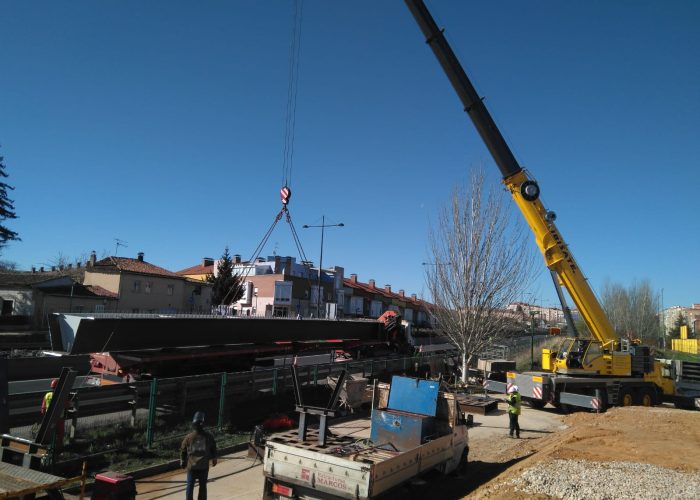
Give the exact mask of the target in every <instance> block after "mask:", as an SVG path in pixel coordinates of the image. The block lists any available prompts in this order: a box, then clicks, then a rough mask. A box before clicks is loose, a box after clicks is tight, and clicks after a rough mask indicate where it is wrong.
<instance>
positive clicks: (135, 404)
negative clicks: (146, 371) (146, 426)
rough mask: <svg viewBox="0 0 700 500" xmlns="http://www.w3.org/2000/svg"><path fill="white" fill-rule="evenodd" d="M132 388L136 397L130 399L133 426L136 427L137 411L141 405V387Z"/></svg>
mask: <svg viewBox="0 0 700 500" xmlns="http://www.w3.org/2000/svg"><path fill="white" fill-rule="evenodd" d="M130 387H131V390H132V391H133V392H134V399H133V400H132V401H130V404H131V420H130V422H131V427H136V411H137V410H138V406H139V389H138V387H137V386H135V385H134V386H130Z"/></svg>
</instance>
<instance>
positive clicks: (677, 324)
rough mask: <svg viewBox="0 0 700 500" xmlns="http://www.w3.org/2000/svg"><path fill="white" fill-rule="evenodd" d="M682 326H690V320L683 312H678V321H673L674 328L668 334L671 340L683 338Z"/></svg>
mask: <svg viewBox="0 0 700 500" xmlns="http://www.w3.org/2000/svg"><path fill="white" fill-rule="evenodd" d="M681 326H688V318H686V317H685V314H683V312H682V311H678V315H677V316H676V319H675V320H674V321H673V326H672V327H671V330H670V331H669V332H668V335H669V336H670V337H671V338H674V339H678V338H680V337H681Z"/></svg>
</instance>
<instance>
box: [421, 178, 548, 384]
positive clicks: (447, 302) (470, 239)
mask: <svg viewBox="0 0 700 500" xmlns="http://www.w3.org/2000/svg"><path fill="white" fill-rule="evenodd" d="M506 197H507V195H506V194H505V192H504V191H502V190H497V189H496V188H492V189H490V190H489V191H488V193H484V173H483V171H482V170H481V169H478V170H476V171H474V172H472V175H471V179H470V182H469V185H468V186H465V187H463V186H458V187H456V188H455V189H454V191H453V193H452V196H451V200H450V203H449V205H448V206H446V207H444V208H443V209H442V210H441V212H440V214H439V217H438V224H437V228H431V230H430V234H429V242H430V251H431V254H432V258H433V262H431V263H429V264H430V265H427V266H425V270H426V276H425V278H426V283H427V286H428V290H429V291H430V295H431V297H432V302H433V304H434V307H432V308H431V309H430V313H431V315H432V317H433V319H434V321H435V323H436V326H437V327H438V329H439V330H441V331H442V333H443V334H444V335H445V336H447V337H448V338H449V339H450V341H451V342H452V343H453V344H454V345H455V346H456V347H457V349H459V351H460V354H461V356H462V381H463V382H466V378H467V372H468V370H467V367H468V366H469V363H470V362H471V360H472V358H473V357H474V355H476V354H478V353H479V352H480V351H482V350H483V349H484V348H485V347H487V346H488V345H490V344H493V343H494V342H496V341H497V340H498V339H499V338H500V337H501V336H502V335H503V333H504V330H505V327H506V325H507V324H509V323H511V322H512V318H510V317H509V315H508V314H507V313H506V306H507V305H508V304H510V303H512V302H514V301H515V300H517V298H518V297H520V296H521V294H522V290H523V289H524V288H526V287H527V286H528V284H529V283H530V282H531V281H532V278H533V277H534V258H533V254H532V251H531V250H530V249H531V244H532V243H531V242H529V241H528V237H527V234H526V233H525V232H524V227H523V224H522V223H521V220H520V219H519V218H518V219H514V217H513V211H512V209H511V206H512V205H511V204H510V201H509V200H506ZM506 202H508V204H507V205H506Z"/></svg>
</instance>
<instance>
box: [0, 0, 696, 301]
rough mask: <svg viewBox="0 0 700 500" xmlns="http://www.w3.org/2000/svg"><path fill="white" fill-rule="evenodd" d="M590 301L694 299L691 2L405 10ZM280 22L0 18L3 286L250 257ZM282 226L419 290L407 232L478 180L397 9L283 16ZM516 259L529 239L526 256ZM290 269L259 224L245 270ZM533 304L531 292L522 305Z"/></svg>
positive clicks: (207, 7)
mask: <svg viewBox="0 0 700 500" xmlns="http://www.w3.org/2000/svg"><path fill="white" fill-rule="evenodd" d="M428 7H429V8H430V9H431V11H432V13H433V15H434V17H435V18H436V20H437V21H438V24H439V25H441V26H443V27H444V28H445V29H446V33H447V36H448V40H449V41H450V43H451V44H452V46H453V49H454V50H455V52H456V53H457V55H458V57H459V58H460V60H461V62H462V64H463V65H464V67H465V68H466V70H467V72H468V74H469V75H470V77H471V79H472V81H473V82H474V85H475V87H476V88H477V91H479V93H480V94H481V95H483V96H485V98H486V104H487V106H488V108H489V110H490V111H491V114H492V115H493V116H494V118H495V120H496V122H497V123H498V124H499V127H501V130H502V132H503V134H504V136H505V137H506V139H507V141H508V142H509V143H510V146H511V148H512V149H513V151H514V153H515V155H516V157H517V158H518V160H519V161H520V163H521V164H522V165H524V166H525V167H527V168H529V169H530V171H531V172H532V174H533V175H534V176H535V177H536V178H537V179H538V181H539V183H540V186H541V188H542V193H543V200H544V202H545V204H546V206H547V207H548V208H549V209H551V210H554V211H556V212H557V215H558V226H559V229H560V231H561V233H562V234H563V236H564V238H565V239H566V240H567V242H568V243H569V245H570V248H571V249H572V251H573V253H574V255H575V257H576V258H577V260H578V262H579V264H580V266H581V267H582V269H583V270H584V272H585V273H586V274H587V276H588V278H589V280H590V282H591V284H592V286H593V287H594V289H596V290H600V289H601V288H602V285H603V283H604V281H605V280H606V279H610V280H613V281H617V282H620V283H623V284H630V283H631V282H632V281H633V280H635V279H638V280H639V279H649V280H650V281H651V282H652V285H653V286H654V287H655V288H657V289H659V290H660V289H661V288H663V289H664V304H665V305H666V306H669V305H673V304H683V305H688V304H690V303H692V302H700V292H699V291H698V287H697V273H696V272H695V263H696V260H697V252H698V248H700V241H699V239H700V231H699V230H698V229H699V227H698V226H699V225H700V222H698V220H699V219H698V201H697V200H698V197H697V192H698V188H697V186H698V184H697V171H698V158H700V141H699V140H698V139H697V136H698V130H700V64H698V54H700V30H698V29H697V26H698V24H699V23H700V3H698V2H693V1H674V2H649V1H614V2H612V1H594V2H582V1H578V2H549V1H541V2H519V1H503V2H485V1H481V2H446V1H432V2H428ZM292 12H293V9H292V3H291V2H288V1H268V2H254V1H231V2H229V1H219V2H214V1H203V2H196V3H195V2H174V1H167V2H166V1H151V2H142V1H118V2H117V1H105V2H86V1H76V2H64V1H60V2H38V1H36V2H10V1H1V2H0V75H2V77H1V78H0V144H1V145H2V148H1V149H0V154H1V155H3V156H4V157H5V164H6V166H7V171H8V173H9V174H10V178H9V183H10V184H11V185H14V186H15V188H16V190H15V191H14V192H13V193H12V196H13V198H14V200H15V208H16V212H17V214H18V215H19V219H17V220H16V221H11V222H10V223H9V226H10V227H11V228H12V229H14V230H16V231H18V232H19V234H20V236H21V237H22V241H21V242H16V243H12V244H10V245H9V247H7V248H6V249H5V250H4V252H3V255H2V258H3V259H7V260H11V261H15V262H17V263H18V264H19V265H20V267H21V268H24V269H28V268H30V267H31V266H33V265H37V266H39V265H46V264H50V263H51V261H52V260H55V258H57V256H58V255H59V254H62V255H64V256H67V257H78V256H80V255H85V254H87V253H89V252H90V250H96V251H97V252H98V254H100V255H101V254H103V253H104V254H109V255H113V254H114V250H115V240H114V239H115V238H120V239H122V240H125V241H127V242H128V248H120V249H119V255H127V256H135V255H136V253H137V252H139V251H143V252H145V254H146V260H148V261H149V262H152V263H154V264H157V265H160V266H163V267H165V268H168V269H171V270H179V269H182V268H185V267H189V266H191V265H194V264H197V263H198V262H199V261H200V260H201V258H202V257H204V256H211V257H218V256H219V255H220V254H221V253H222V251H223V248H224V247H225V246H226V245H228V246H229V247H230V249H231V252H232V253H240V254H242V255H243V256H244V257H248V256H250V255H251V254H252V252H253V250H254V249H255V247H256V246H257V244H258V242H259V241H260V240H261V238H262V236H263V235H264V233H265V231H266V230H267V228H268V226H269V225H270V224H271V223H272V220H273V218H274V216H275V214H276V213H277V211H278V210H279V208H280V202H279V188H280V187H281V184H282V180H283V171H282V162H283V144H284V142H283V141H284V131H285V128H284V126H285V112H286V110H285V105H286V97H287V88H288V81H289V78H288V64H289V44H290V39H291V20H292ZM299 68H300V69H299V83H298V96H297V112H296V127H295V142H294V163H293V170H292V178H291V188H292V191H293V196H292V202H291V204H290V211H291V214H292V219H293V220H294V222H295V225H296V227H297V229H298V231H299V233H300V236H301V238H302V244H303V246H304V249H305V252H306V254H307V256H308V257H309V258H310V259H312V260H314V261H315V262H318V253H319V247H320V231H319V230H316V229H312V230H304V229H301V226H302V225H304V224H320V222H321V216H322V215H325V216H326V220H327V222H330V223H337V222H343V223H344V224H345V227H343V228H334V229H330V230H328V231H327V232H326V238H325V241H324V259H323V260H324V265H334V264H335V265H341V266H343V267H345V269H346V273H347V274H349V273H357V274H358V277H359V279H360V280H361V281H364V282H366V281H367V280H368V279H370V278H373V279H375V280H376V281H377V284H378V285H380V286H381V285H384V284H391V285H392V288H393V289H394V290H397V289H404V290H405V291H406V293H417V294H419V295H420V294H421V293H424V291H425V286H424V277H423V272H424V269H423V267H422V266H421V262H423V261H426V260H429V259H430V257H429V256H428V255H427V242H426V235H427V228H428V225H429V224H430V221H434V220H435V214H436V212H437V210H438V208H439V207H440V206H441V205H444V204H445V203H446V201H447V200H448V197H449V194H450V191H451V190H452V188H453V187H454V185H455V184H456V183H458V182H463V181H465V180H466V179H467V177H468V172H469V170H470V168H474V167H475V166H478V165H480V164H483V165H484V168H485V169H486V171H487V172H488V173H489V175H490V177H489V182H492V183H494V184H496V183H498V182H499V176H498V171H497V168H496V166H495V165H494V163H493V161H492V160H491V158H490V156H489V155H488V152H487V151H486V149H485V147H484V146H483V145H482V144H481V141H480V139H479V137H478V135H477V133H476V131H475V130H474V128H473V126H472V124H471V122H470V121H469V119H468V117H467V116H466V115H465V114H464V112H463V111H462V109H461V105H460V103H459V101H458V99H457V97H456V95H455V93H454V91H453V90H452V88H451V87H450V86H449V83H448V81H447V79H446V77H445V76H444V74H443V73H442V70H441V69H440V67H439V65H438V64H437V62H436V60H435V59H434V56H433V55H432V52H431V51H430V50H429V49H428V47H427V46H426V45H425V44H424V41H423V36H422V34H421V33H420V31H419V29H418V27H417V25H416V24H415V21H414V20H413V18H412V17H411V16H410V14H409V12H408V9H407V8H406V7H405V6H404V4H403V2H398V1H397V2H388V1H387V2H376V1H371V2H370V1H358V2H322V1H319V0H307V1H306V2H305V4H304V17H303V26H302V49H301V57H300V67H299ZM533 247H534V242H533ZM273 252H276V253H277V254H281V255H294V256H297V257H298V253H297V251H296V249H295V246H294V244H293V240H292V237H291V233H290V230H289V228H288V227H287V225H286V224H283V223H280V224H279V225H278V227H277V229H276V230H275V232H274V234H273V235H272V237H271V239H270V242H269V244H268V245H267V246H266V248H265V249H264V250H263V255H271V254H272V253H273ZM531 292H532V293H533V294H534V296H535V297H537V300H538V301H541V302H543V303H545V304H552V303H554V301H555V295H554V293H553V291H552V290H551V283H550V281H549V278H548V275H546V274H544V273H543V274H542V277H541V279H540V280H539V281H538V283H537V284H535V285H534V286H533V288H532V290H531Z"/></svg>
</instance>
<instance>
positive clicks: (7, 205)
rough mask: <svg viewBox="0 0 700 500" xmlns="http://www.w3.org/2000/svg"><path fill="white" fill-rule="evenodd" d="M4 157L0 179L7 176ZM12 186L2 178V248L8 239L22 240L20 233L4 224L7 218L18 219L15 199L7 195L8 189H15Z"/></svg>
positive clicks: (0, 225) (0, 241)
mask: <svg viewBox="0 0 700 500" xmlns="http://www.w3.org/2000/svg"><path fill="white" fill-rule="evenodd" d="M3 159H4V158H3V157H2V156H0V179H2V178H7V172H5V164H4V163H3ZM14 189H15V188H13V187H12V186H10V185H9V184H7V183H6V182H3V181H2V180H0V250H2V248H3V247H4V246H5V245H6V244H7V242H8V241H21V239H20V237H19V235H18V234H17V233H16V232H15V231H12V230H10V229H8V228H7V227H5V225H4V224H3V222H4V221H5V220H7V219H16V218H17V215H16V214H15V206H14V201H13V200H11V199H9V198H8V197H7V191H8V190H10V191H12V190H14Z"/></svg>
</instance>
